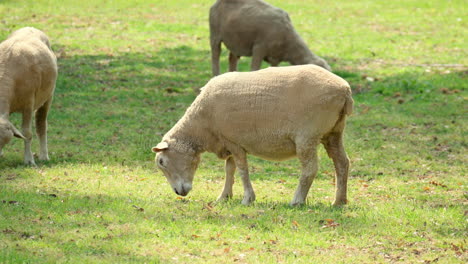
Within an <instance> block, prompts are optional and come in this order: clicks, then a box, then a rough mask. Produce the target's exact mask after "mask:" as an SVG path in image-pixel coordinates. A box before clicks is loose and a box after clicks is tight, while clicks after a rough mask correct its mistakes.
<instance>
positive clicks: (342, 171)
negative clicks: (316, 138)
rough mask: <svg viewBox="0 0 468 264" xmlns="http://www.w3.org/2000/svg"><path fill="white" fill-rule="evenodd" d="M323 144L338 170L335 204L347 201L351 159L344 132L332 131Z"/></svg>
mask: <svg viewBox="0 0 468 264" xmlns="http://www.w3.org/2000/svg"><path fill="white" fill-rule="evenodd" d="M323 145H324V147H325V149H326V150H327V153H328V156H329V157H330V158H331V159H332V160H333V163H334V165H335V170H336V195H335V201H334V202H333V205H334V206H339V205H343V204H346V203H347V199H346V196H347V185H348V170H349V159H348V156H347V155H346V152H345V150H344V146H343V134H342V133H332V134H330V135H328V136H327V137H326V138H325V139H324V140H323Z"/></svg>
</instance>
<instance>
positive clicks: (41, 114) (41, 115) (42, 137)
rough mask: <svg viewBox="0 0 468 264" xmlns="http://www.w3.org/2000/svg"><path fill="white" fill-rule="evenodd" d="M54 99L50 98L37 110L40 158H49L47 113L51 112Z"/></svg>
mask: <svg viewBox="0 0 468 264" xmlns="http://www.w3.org/2000/svg"><path fill="white" fill-rule="evenodd" d="M51 101H52V99H50V100H48V101H47V102H46V103H45V104H44V105H43V106H41V107H40V108H39V109H38V110H37V112H36V133H37V136H38V138H39V145H40V151H39V159H40V160H49V152H48V149H47V113H48V112H49V108H50V104H51Z"/></svg>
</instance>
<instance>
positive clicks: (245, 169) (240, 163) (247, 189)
mask: <svg viewBox="0 0 468 264" xmlns="http://www.w3.org/2000/svg"><path fill="white" fill-rule="evenodd" d="M234 158H235V163H236V165H237V168H238V169H239V174H240V176H241V179H242V185H243V186H244V199H243V200H242V204H243V205H249V204H251V203H252V202H254V201H255V192H254V190H253V187H252V182H250V177H249V166H248V163H247V155H246V154H245V153H242V154H239V155H235V156H234Z"/></svg>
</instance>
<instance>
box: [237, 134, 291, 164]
mask: <svg viewBox="0 0 468 264" xmlns="http://www.w3.org/2000/svg"><path fill="white" fill-rule="evenodd" d="M243 148H244V149H245V150H246V151H247V153H249V154H251V155H254V156H257V157H260V158H262V159H266V160H286V159H290V158H293V157H295V156H296V144H295V143H294V142H293V141H292V140H289V139H282V140H279V139H272V140H263V141H262V140H260V141H257V142H255V143H253V144H249V145H248V146H245V145H244V146H243Z"/></svg>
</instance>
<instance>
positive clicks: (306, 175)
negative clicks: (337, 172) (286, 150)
mask: <svg viewBox="0 0 468 264" xmlns="http://www.w3.org/2000/svg"><path fill="white" fill-rule="evenodd" d="M296 144H298V147H297V150H296V152H297V156H298V158H299V160H300V162H301V164H302V176H301V178H300V179H299V185H298V186H297V189H296V193H295V194H294V198H293V199H292V201H291V205H293V206H295V205H301V204H304V203H305V201H306V198H307V194H308V193H309V189H310V186H311V185H312V182H313V181H314V178H315V176H316V175H317V170H318V161H317V144H315V143H308V144H300V143H296Z"/></svg>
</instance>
